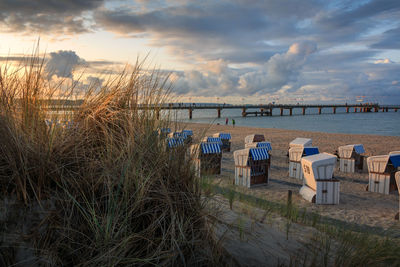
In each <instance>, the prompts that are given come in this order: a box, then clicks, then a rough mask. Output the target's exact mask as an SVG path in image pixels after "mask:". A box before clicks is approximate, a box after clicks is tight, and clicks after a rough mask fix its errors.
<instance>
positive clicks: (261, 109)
mask: <svg viewBox="0 0 400 267" xmlns="http://www.w3.org/2000/svg"><path fill="white" fill-rule="evenodd" d="M260 112H261V117H262V116H264V109H263V108H260Z"/></svg>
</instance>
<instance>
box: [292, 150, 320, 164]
mask: <svg viewBox="0 0 400 267" xmlns="http://www.w3.org/2000/svg"><path fill="white" fill-rule="evenodd" d="M315 154H319V150H318V147H292V148H290V149H289V160H290V161H296V162H300V160H301V158H302V157H306V156H311V155H315Z"/></svg>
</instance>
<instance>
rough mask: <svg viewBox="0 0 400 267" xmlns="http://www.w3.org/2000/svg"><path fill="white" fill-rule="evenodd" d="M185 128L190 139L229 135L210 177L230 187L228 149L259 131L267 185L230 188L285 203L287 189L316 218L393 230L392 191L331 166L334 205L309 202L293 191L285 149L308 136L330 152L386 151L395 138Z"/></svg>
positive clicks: (398, 142) (399, 144)
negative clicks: (218, 169) (375, 189)
mask: <svg viewBox="0 0 400 267" xmlns="http://www.w3.org/2000/svg"><path fill="white" fill-rule="evenodd" d="M185 128H187V129H192V130H193V131H194V134H195V136H196V137H199V136H205V135H211V134H213V133H216V132H228V133H231V135H232V140H231V141H232V147H231V152H229V153H224V154H223V159H222V174H221V175H219V176H217V177H215V180H216V181H218V182H219V183H221V185H223V186H231V185H232V184H233V180H234V160H233V151H235V150H237V149H242V148H244V138H245V136H246V135H249V134H254V133H258V134H263V135H264V136H265V138H266V140H267V141H270V142H271V144H272V148H273V151H272V161H271V169H270V183H269V184H268V185H266V186H260V187H256V188H252V189H247V188H242V187H235V190H237V191H240V192H243V193H246V194H251V195H254V196H257V197H259V198H262V199H266V200H270V201H274V202H282V203H285V201H286V199H287V191H288V190H292V191H293V200H294V203H295V205H297V206H298V207H300V208H306V210H307V211H315V212H318V213H319V214H320V215H321V216H326V217H328V218H333V219H337V220H341V221H346V222H350V223H355V224H358V225H360V226H361V225H366V226H374V227H379V228H382V229H390V228H395V229H397V228H399V222H398V221H396V220H394V216H395V214H396V212H397V211H398V208H399V201H398V198H399V195H398V194H397V192H394V193H391V194H390V195H383V194H378V193H372V192H368V191H366V186H367V183H368V173H367V170H366V166H365V170H364V172H363V173H354V174H349V173H342V172H339V171H338V170H337V169H336V170H335V172H334V176H335V178H337V179H339V180H340V204H339V205H315V204H313V203H310V202H307V201H306V200H304V199H303V198H302V197H301V196H300V195H299V189H300V187H301V185H302V182H301V181H300V180H297V179H295V178H290V177H288V162H287V157H286V154H287V149H288V144H289V142H290V141H292V140H293V139H294V138H296V137H306V138H311V139H312V141H313V146H317V147H318V148H319V150H320V152H328V153H334V152H335V151H336V150H337V148H338V147H339V146H341V145H347V144H363V145H364V147H365V150H366V155H367V156H372V155H382V154H387V153H388V152H390V151H395V150H400V137H391V136H377V135H353V134H336V133H335V134H330V133H322V132H305V131H296V130H284V129H266V128H249V127H240V126H235V127H232V126H230V125H228V126H226V125H208V124H195V123H189V124H186V125H185Z"/></svg>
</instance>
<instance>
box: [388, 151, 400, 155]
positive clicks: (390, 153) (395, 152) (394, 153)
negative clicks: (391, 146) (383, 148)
mask: <svg viewBox="0 0 400 267" xmlns="http://www.w3.org/2000/svg"><path fill="white" fill-rule="evenodd" d="M396 154H399V155H400V151H392V152H389V155H396Z"/></svg>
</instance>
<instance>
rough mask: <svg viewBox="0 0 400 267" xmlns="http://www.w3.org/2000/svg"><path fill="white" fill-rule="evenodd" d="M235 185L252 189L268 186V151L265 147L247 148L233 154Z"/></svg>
mask: <svg viewBox="0 0 400 267" xmlns="http://www.w3.org/2000/svg"><path fill="white" fill-rule="evenodd" d="M233 157H234V160H235V185H240V186H245V187H248V188H251V187H253V186H258V185H265V184H268V179H269V165H268V158H269V154H268V150H267V149H266V148H265V147H260V148H257V147H255V148H245V149H241V150H236V151H235V152H234V153H233Z"/></svg>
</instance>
